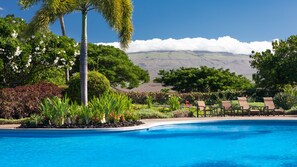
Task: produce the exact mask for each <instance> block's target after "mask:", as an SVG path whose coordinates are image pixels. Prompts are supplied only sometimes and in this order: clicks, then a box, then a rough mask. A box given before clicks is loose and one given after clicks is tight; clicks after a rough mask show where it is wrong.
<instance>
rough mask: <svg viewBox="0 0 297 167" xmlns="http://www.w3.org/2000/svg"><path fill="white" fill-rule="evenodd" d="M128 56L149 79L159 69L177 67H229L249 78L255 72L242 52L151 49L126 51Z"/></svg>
mask: <svg viewBox="0 0 297 167" xmlns="http://www.w3.org/2000/svg"><path fill="white" fill-rule="evenodd" d="M128 56H129V58H130V59H131V60H132V61H133V62H134V64H137V65H139V66H140V67H142V68H143V69H145V70H148V72H149V73H150V76H151V80H153V79H154V78H155V77H157V76H158V72H159V70H162V69H164V70H170V69H176V68H179V67H199V66H208V67H215V68H223V69H227V68H229V69H230V71H231V72H235V73H236V74H241V75H243V76H245V77H247V78H249V79H251V78H252V74H253V73H255V70H254V69H252V68H251V67H250V63H249V61H250V60H251V59H250V57H249V55H243V54H232V53H225V52H204V51H151V52H138V53H128Z"/></svg>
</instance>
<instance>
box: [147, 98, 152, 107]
mask: <svg viewBox="0 0 297 167" xmlns="http://www.w3.org/2000/svg"><path fill="white" fill-rule="evenodd" d="M146 103H147V108H152V107H153V97H152V96H147V97H146Z"/></svg>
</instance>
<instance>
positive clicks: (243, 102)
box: [237, 97, 261, 116]
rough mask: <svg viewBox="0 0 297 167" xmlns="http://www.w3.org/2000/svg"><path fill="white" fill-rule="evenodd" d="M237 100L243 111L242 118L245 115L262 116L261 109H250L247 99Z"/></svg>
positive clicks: (240, 98)
mask: <svg viewBox="0 0 297 167" xmlns="http://www.w3.org/2000/svg"><path fill="white" fill-rule="evenodd" d="M237 99H238V103H239V106H240V109H241V113H242V116H243V115H244V113H247V114H248V116H250V115H251V114H252V115H256V114H258V115H259V116H260V114H261V111H260V110H259V109H253V108H252V107H250V105H249V104H248V102H247V99H246V97H237Z"/></svg>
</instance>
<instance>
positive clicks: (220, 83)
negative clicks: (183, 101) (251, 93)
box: [155, 66, 252, 92]
mask: <svg viewBox="0 0 297 167" xmlns="http://www.w3.org/2000/svg"><path fill="white" fill-rule="evenodd" d="M159 75H160V76H161V77H160V78H156V79H155V81H156V82H160V83H163V84H164V85H165V86H173V88H172V89H173V90H177V91H179V92H216V91H219V90H242V89H246V88H250V87H252V84H251V82H250V81H249V80H248V79H247V78H245V77H243V76H241V75H236V74H235V73H231V72H230V71H229V69H227V70H223V69H221V68H220V69H215V68H209V67H206V66H201V67H200V68H184V67H181V68H180V69H173V70H170V71H164V70H160V71H159Z"/></svg>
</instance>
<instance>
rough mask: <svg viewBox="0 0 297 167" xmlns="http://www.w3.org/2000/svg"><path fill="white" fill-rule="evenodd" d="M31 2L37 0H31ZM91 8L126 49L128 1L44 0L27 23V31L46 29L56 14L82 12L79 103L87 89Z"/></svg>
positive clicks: (129, 34) (85, 97) (130, 29)
mask: <svg viewBox="0 0 297 167" xmlns="http://www.w3.org/2000/svg"><path fill="white" fill-rule="evenodd" d="M32 1H34V2H36V1H38V0H32ZM91 10H95V11H97V12H98V13H100V14H101V15H102V16H103V17H104V19H105V20H106V22H107V23H108V24H109V26H110V27H111V28H112V29H113V30H114V31H115V32H117V33H118V38H119V40H120V43H121V47H122V48H124V49H125V48H127V47H128V45H129V43H130V41H131V38H132V33H133V25H132V12H133V5H132V1H131V0H47V1H43V5H42V7H41V9H40V10H39V11H38V12H37V13H36V15H35V16H34V17H33V19H32V21H31V22H30V24H29V26H30V27H31V28H30V29H31V31H33V32H35V31H40V30H46V29H48V25H49V24H50V23H53V22H54V21H56V19H58V16H59V14H63V15H65V14H68V13H71V12H74V11H80V12H81V14H82V34H81V49H80V87H81V102H82V104H84V105H87V104H88V91H87V76H88V66H87V57H88V56H87V14H88V12H89V11H91Z"/></svg>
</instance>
